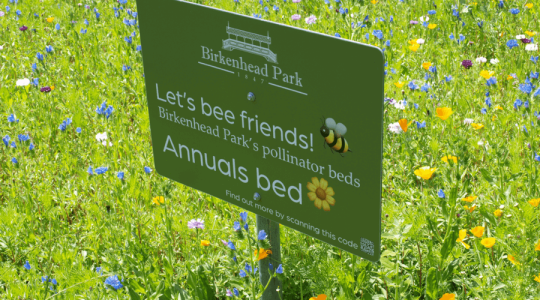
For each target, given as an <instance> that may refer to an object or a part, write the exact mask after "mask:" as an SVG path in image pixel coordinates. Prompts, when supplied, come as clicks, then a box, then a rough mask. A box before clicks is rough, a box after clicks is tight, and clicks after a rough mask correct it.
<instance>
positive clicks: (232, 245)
mask: <svg viewBox="0 0 540 300" xmlns="http://www.w3.org/2000/svg"><path fill="white" fill-rule="evenodd" d="M227 246H229V249H231V250H236V247H235V246H234V244H233V242H231V240H229V242H228V243H227Z"/></svg>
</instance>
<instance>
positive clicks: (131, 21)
mask: <svg viewBox="0 0 540 300" xmlns="http://www.w3.org/2000/svg"><path fill="white" fill-rule="evenodd" d="M129 25H131V26H135V25H137V20H135V19H133V20H129Z"/></svg>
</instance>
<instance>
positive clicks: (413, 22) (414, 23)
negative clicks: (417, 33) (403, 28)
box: [409, 20, 418, 25]
mask: <svg viewBox="0 0 540 300" xmlns="http://www.w3.org/2000/svg"><path fill="white" fill-rule="evenodd" d="M409 23H410V24H411V25H416V24H418V21H415V20H411V21H410V22H409Z"/></svg>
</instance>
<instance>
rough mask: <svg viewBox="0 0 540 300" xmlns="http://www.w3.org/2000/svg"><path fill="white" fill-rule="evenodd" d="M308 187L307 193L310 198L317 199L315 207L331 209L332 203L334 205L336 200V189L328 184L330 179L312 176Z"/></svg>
mask: <svg viewBox="0 0 540 300" xmlns="http://www.w3.org/2000/svg"><path fill="white" fill-rule="evenodd" d="M307 188H308V190H309V193H308V194H307V195H308V197H309V200H311V201H315V202H314V204H315V207H317V208H318V209H321V207H322V208H323V209H324V210H325V211H330V205H332V206H334V204H336V200H335V199H334V197H333V196H334V195H335V193H334V189H332V188H331V187H329V186H328V181H326V180H324V178H321V180H320V181H319V179H318V178H317V177H313V178H311V182H308V184H307Z"/></svg>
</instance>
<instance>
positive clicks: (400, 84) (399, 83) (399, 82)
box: [394, 81, 405, 89]
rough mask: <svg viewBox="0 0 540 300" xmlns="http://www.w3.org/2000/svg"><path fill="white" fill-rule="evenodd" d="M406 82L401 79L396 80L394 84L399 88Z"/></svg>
mask: <svg viewBox="0 0 540 300" xmlns="http://www.w3.org/2000/svg"><path fill="white" fill-rule="evenodd" d="M404 84H405V82H401V81H398V82H394V85H395V86H397V88H398V89H400V88H402V87H403V85H404Z"/></svg>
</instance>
